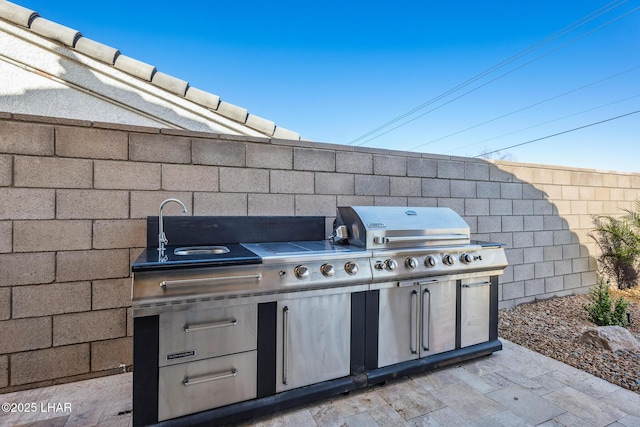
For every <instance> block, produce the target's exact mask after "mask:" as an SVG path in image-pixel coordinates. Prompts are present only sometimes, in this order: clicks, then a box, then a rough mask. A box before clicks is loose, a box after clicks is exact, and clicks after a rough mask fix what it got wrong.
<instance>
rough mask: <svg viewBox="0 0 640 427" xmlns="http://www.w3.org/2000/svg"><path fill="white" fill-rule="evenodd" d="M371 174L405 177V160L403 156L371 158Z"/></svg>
mask: <svg viewBox="0 0 640 427" xmlns="http://www.w3.org/2000/svg"><path fill="white" fill-rule="evenodd" d="M373 173H374V174H375V175H390V176H406V175H407V158H406V157H403V156H384V155H380V154H376V155H374V156H373Z"/></svg>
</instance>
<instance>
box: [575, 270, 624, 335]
mask: <svg viewBox="0 0 640 427" xmlns="http://www.w3.org/2000/svg"><path fill="white" fill-rule="evenodd" d="M589 301H590V302H591V303H590V304H588V305H585V306H584V308H585V310H587V313H589V320H590V321H591V322H593V323H595V324H596V325H598V326H623V327H626V326H628V325H629V320H628V316H627V313H628V312H629V301H627V300H625V299H624V298H623V297H620V298H616V299H615V300H612V298H611V293H610V291H609V284H608V283H606V282H605V281H604V280H603V279H599V281H598V286H597V287H595V288H593V289H592V290H591V291H590V292H589Z"/></svg>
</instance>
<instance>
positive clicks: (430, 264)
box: [424, 255, 438, 267]
mask: <svg viewBox="0 0 640 427" xmlns="http://www.w3.org/2000/svg"><path fill="white" fill-rule="evenodd" d="M424 265H425V266H427V267H435V266H436V265H438V260H437V258H436V257H434V256H433V255H429V256H428V257H427V258H426V259H425V260H424Z"/></svg>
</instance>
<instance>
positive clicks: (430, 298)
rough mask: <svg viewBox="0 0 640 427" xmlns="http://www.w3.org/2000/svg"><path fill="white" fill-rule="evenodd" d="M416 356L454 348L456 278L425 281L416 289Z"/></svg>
mask: <svg viewBox="0 0 640 427" xmlns="http://www.w3.org/2000/svg"><path fill="white" fill-rule="evenodd" d="M420 295H421V300H422V301H421V307H422V316H421V319H422V321H421V322H420V323H421V339H420V357H424V356H429V355H432V354H437V353H444V352H445V351H449V350H454V349H455V348H456V281H455V280H450V281H448V282H433V281H431V282H430V283H429V281H427V282H426V283H424V284H422V286H421V288H420Z"/></svg>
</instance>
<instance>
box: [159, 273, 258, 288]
mask: <svg viewBox="0 0 640 427" xmlns="http://www.w3.org/2000/svg"><path fill="white" fill-rule="evenodd" d="M244 279H256V280H261V279H262V274H247V275H244V276H242V275H240V276H222V277H203V278H201V279H181V280H163V281H162V282H160V287H161V288H166V287H167V286H173V285H198V284H200V283H208V282H220V281H222V280H244Z"/></svg>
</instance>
